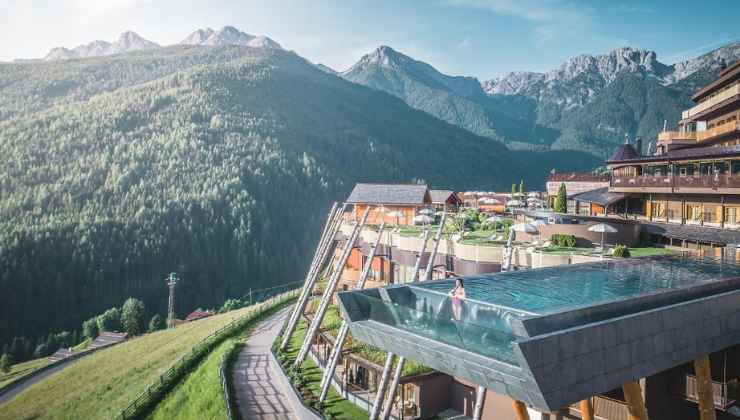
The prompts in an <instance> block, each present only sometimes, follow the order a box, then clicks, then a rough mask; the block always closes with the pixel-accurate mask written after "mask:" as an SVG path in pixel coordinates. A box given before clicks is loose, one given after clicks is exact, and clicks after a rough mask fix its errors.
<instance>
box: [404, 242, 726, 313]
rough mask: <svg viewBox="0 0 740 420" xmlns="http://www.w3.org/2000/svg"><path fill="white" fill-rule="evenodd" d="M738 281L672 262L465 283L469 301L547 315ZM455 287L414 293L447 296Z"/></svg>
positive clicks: (715, 264) (697, 264) (714, 265)
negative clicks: (731, 280) (436, 293)
mask: <svg viewBox="0 0 740 420" xmlns="http://www.w3.org/2000/svg"><path fill="white" fill-rule="evenodd" d="M738 277H740V265H738V264H735V263H728V262H719V261H717V260H709V259H694V258H689V257H679V256H667V257H652V258H634V259H625V260H621V261H605V262H598V263H589V264H576V265H569V266H559V267H550V268H542V269H536V270H527V271H514V272H508V273H494V274H487V275H479V276H470V277H465V279H464V282H465V292H466V295H467V297H468V298H469V299H472V300H476V301H479V302H484V303H489V304H492V305H499V306H503V307H508V308H513V309H517V310H521V311H527V312H530V313H534V314H538V315H546V314H550V313H553V312H557V311H561V310H564V309H571V308H577V307H585V306H591V305H595V304H599V303H604V302H611V301H616V300H624V299H629V298H635V297H638V296H642V295H647V294H653V293H660V292H662V291H669V290H675V289H682V288H687V287H691V286H696V285H700V284H706V283H712V282H719V281H722V280H727V279H732V278H738ZM454 282H455V280H453V279H449V280H439V281H431V282H426V283H417V284H415V285H414V287H415V288H419V289H425V290H429V291H432V292H438V293H447V292H449V290H450V289H452V287H453V286H454Z"/></svg>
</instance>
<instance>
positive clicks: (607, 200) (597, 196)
mask: <svg viewBox="0 0 740 420" xmlns="http://www.w3.org/2000/svg"><path fill="white" fill-rule="evenodd" d="M571 198H572V199H574V200H577V201H583V202H588V203H596V204H600V205H602V206H609V205H612V204H614V203H616V202H617V201H620V200H623V199H624V194H622V193H616V192H609V187H603V188H597V189H595V190H591V191H585V192H582V193H580V194H574V195H573V196H572V197H571Z"/></svg>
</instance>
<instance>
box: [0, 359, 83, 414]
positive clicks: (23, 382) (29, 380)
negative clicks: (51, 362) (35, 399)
mask: <svg viewBox="0 0 740 420" xmlns="http://www.w3.org/2000/svg"><path fill="white" fill-rule="evenodd" d="M77 360H79V359H66V360H64V361H61V362H58V363H57V365H56V366H54V367H52V368H49V369H46V370H44V371H41V372H36V373H29V374H28V376H26V377H25V378H21V379H19V380H18V381H19V382H18V384H17V385H16V386H15V387H13V388H10V389H9V390H8V391H6V392H4V393H3V394H0V404H3V403H5V402H7V401H10V400H11V399H13V398H14V397H15V396H16V395H18V394H20V393H21V392H23V391H25V390H26V389H28V387H30V386H31V385H33V384H37V383H39V382H41V381H43V380H44V379H46V378H48V377H49V376H51V375H53V374H55V373H57V372H59V371H60V370H62V369H64V368H66V367H67V366H69V365H71V364H72V363H74V362H76V361H77Z"/></svg>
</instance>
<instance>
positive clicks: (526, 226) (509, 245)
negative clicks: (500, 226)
mask: <svg viewBox="0 0 740 420" xmlns="http://www.w3.org/2000/svg"><path fill="white" fill-rule="evenodd" d="M515 232H525V233H529V234H530V235H534V234H536V233H539V232H540V231H539V229H537V226H535V225H533V224H532V223H517V224H515V225H512V226H511V227H510V228H509V240H508V241H506V248H505V249H506V254H505V255H506V261H505V262H504V263H505V264H504V267H502V269H503V271H509V270H510V269H511V257H512V254H513V253H514V249H513V243H514V236H516V233H515Z"/></svg>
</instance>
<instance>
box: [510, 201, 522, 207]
mask: <svg viewBox="0 0 740 420" xmlns="http://www.w3.org/2000/svg"><path fill="white" fill-rule="evenodd" d="M521 205H522V202H521V201H519V200H509V201H507V202H506V206H507V207H519V206H521Z"/></svg>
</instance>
